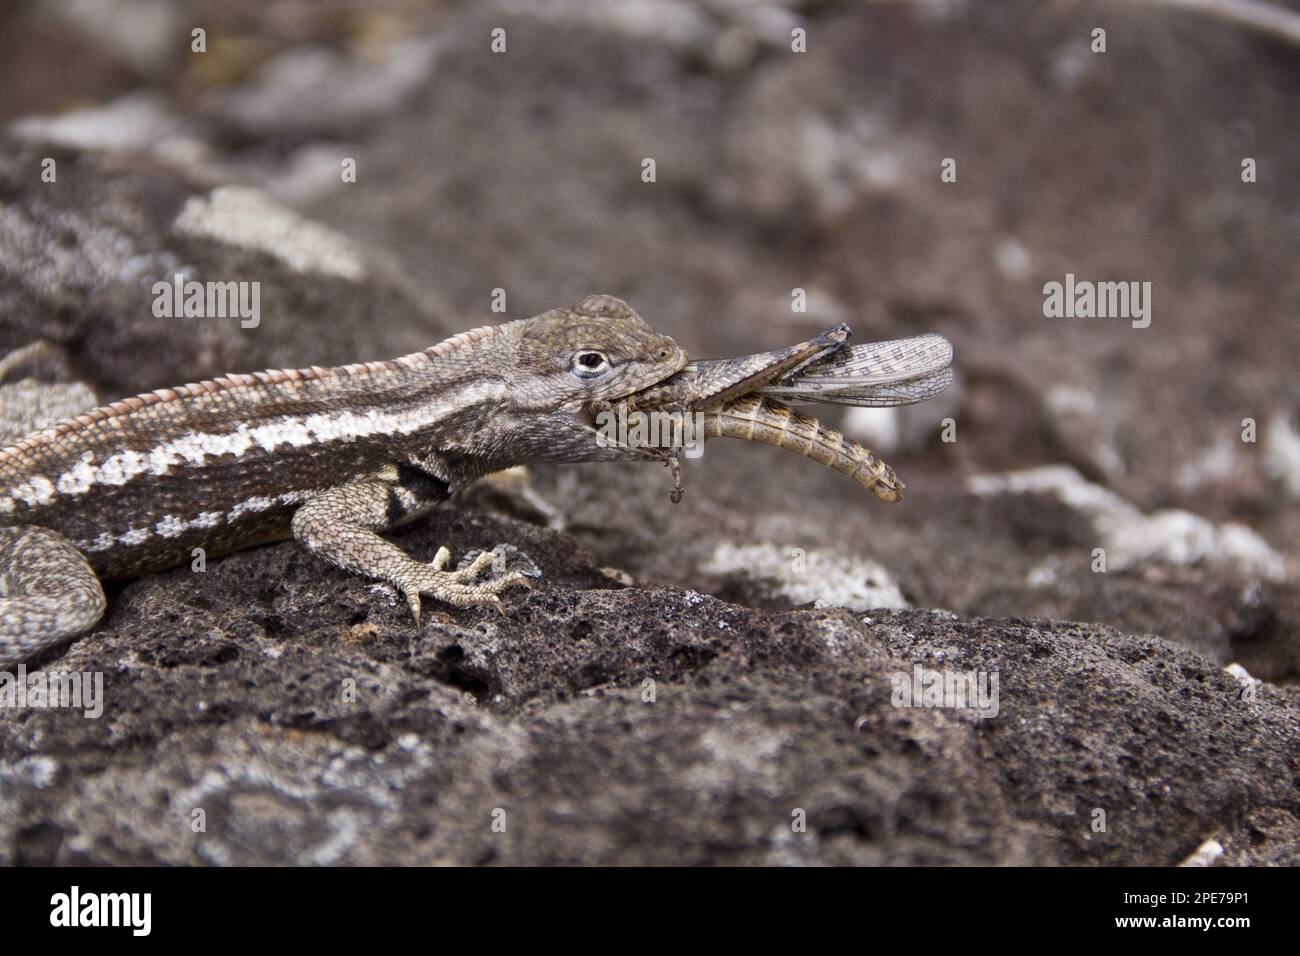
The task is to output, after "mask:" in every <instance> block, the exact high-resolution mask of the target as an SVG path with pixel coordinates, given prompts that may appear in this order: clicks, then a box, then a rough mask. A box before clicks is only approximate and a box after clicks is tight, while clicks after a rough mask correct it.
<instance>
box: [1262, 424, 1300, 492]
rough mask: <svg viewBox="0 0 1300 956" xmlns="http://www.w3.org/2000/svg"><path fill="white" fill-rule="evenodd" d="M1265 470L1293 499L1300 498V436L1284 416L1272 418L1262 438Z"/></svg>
mask: <svg viewBox="0 0 1300 956" xmlns="http://www.w3.org/2000/svg"><path fill="white" fill-rule="evenodd" d="M1260 450H1261V451H1263V453H1264V470H1265V472H1267V474H1268V476H1269V477H1270V478H1272V479H1273V480H1275V481H1277V482H1278V483H1279V484H1280V485H1281V486H1282V488H1283V489H1284V490H1285V491H1286V493H1287V494H1288V495H1290V496H1291V497H1292V498H1300V435H1297V434H1296V431H1295V429H1294V428H1292V427H1291V421H1290V419H1288V418H1287V417H1286V416H1284V415H1276V416H1274V417H1273V418H1270V419H1269V420H1268V421H1267V422H1266V423H1265V425H1264V433H1263V434H1262V435H1261V436H1260Z"/></svg>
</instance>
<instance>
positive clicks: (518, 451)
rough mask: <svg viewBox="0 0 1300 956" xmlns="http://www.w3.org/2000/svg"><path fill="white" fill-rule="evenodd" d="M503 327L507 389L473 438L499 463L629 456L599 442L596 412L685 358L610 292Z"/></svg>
mask: <svg viewBox="0 0 1300 956" xmlns="http://www.w3.org/2000/svg"><path fill="white" fill-rule="evenodd" d="M506 330H509V331H506ZM502 331H503V332H504V333H505V334H506V335H509V336H510V339H509V341H510V346H509V355H510V359H509V361H508V363H507V364H506V367H505V369H504V370H503V372H504V378H505V382H504V384H505V386H506V387H505V389H504V390H503V393H502V395H501V398H500V399H499V400H498V401H499V402H500V403H501V404H499V405H498V406H497V409H496V411H495V412H494V413H493V415H492V417H491V420H490V421H489V422H487V423H485V424H484V425H483V427H482V428H480V429H479V430H478V431H477V433H476V434H475V436H474V437H473V439H472V440H471V444H472V446H473V447H474V449H475V454H477V455H478V456H479V457H481V458H483V459H484V460H490V461H491V462H492V463H493V465H494V466H497V467H501V466H503V463H512V464H513V463H520V462H530V461H552V462H577V461H607V460H611V459H615V458H620V457H624V453H622V452H618V451H615V450H612V449H603V448H600V447H598V446H597V444H596V434H597V433H596V429H595V428H594V427H593V420H594V415H595V412H594V411H593V410H594V409H595V408H597V407H600V406H602V405H608V404H610V403H614V402H617V401H619V400H620V399H623V398H626V397H627V396H629V395H632V394H634V393H636V392H640V391H642V390H644V389H646V388H649V387H650V386H652V385H654V384H655V383H657V382H661V381H663V380H664V379H666V378H669V377H670V376H672V375H673V374H675V373H676V372H678V371H680V370H681V369H682V368H683V367H684V366H685V365H686V360H687V359H686V353H685V352H684V351H683V350H682V348H681V346H679V345H678V344H677V343H676V342H674V341H673V340H672V339H671V338H669V337H668V336H666V335H661V334H659V333H658V332H656V331H654V329H652V328H650V326H648V325H647V324H646V323H645V321H644V320H643V319H642V318H641V316H639V315H637V314H636V312H635V311H634V310H633V309H632V307H631V306H629V305H628V304H627V303H626V302H624V301H623V300H621V299H616V298H614V297H613V296H610V295H589V296H587V297H586V298H585V299H583V300H582V301H581V302H577V303H575V304H574V305H571V306H569V307H567V308H563V309H553V310H551V311H550V312H545V313H543V314H542V315H539V316H537V317H536V318H532V319H524V320H522V321H519V322H512V323H510V325H508V326H504V327H502Z"/></svg>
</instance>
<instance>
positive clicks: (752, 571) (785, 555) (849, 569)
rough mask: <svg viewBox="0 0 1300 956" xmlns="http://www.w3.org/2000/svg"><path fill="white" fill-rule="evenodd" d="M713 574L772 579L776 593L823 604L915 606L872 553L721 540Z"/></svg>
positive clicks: (708, 564)
mask: <svg viewBox="0 0 1300 956" xmlns="http://www.w3.org/2000/svg"><path fill="white" fill-rule="evenodd" d="M701 569H702V570H703V571H705V572H707V573H709V574H736V575H742V576H744V577H748V578H762V579H764V580H766V581H769V582H771V586H772V588H773V590H774V593H775V594H776V595H779V596H780V597H784V598H786V599H787V600H789V601H790V602H791V603H793V604H810V603H811V604H815V605H816V606H818V607H846V608H849V609H850V610H853V611H865V610H867V609H868V608H906V607H910V606H911V605H909V604H908V603H907V600H906V599H905V598H904V597H903V593H902V590H901V589H900V588H899V586H898V582H897V581H895V580H894V577H893V575H891V574H890V573H889V571H887V570H886V569H885V568H884V567H883V566H882V565H880V564H878V563H876V562H875V561H871V560H868V559H866V558H860V557H857V556H852V555H845V554H841V553H839V552H835V551H826V550H815V551H806V552H805V551H801V550H799V549H796V548H786V547H780V546H778V545H776V544H772V543H762V544H733V543H731V542H726V541H724V542H721V543H719V544H718V545H717V546H716V547H714V549H713V553H712V554H711V555H710V556H709V557H708V559H707V560H706V561H705V562H704V563H703V565H702V566H701Z"/></svg>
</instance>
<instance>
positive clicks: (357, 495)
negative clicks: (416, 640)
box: [292, 465, 536, 627]
mask: <svg viewBox="0 0 1300 956" xmlns="http://www.w3.org/2000/svg"><path fill="white" fill-rule="evenodd" d="M446 497H447V491H446V484H445V483H443V482H440V481H438V480H437V479H434V478H432V477H430V476H427V475H421V474H419V473H417V472H415V471H414V470H413V469H410V468H406V467H399V466H396V465H394V466H390V467H388V468H385V469H382V470H381V471H379V472H377V473H376V474H374V475H370V476H368V477H365V478H360V479H357V480H355V481H350V482H348V483H346V484H343V485H339V486H338V487H335V488H331V489H329V490H328V491H325V492H322V493H321V494H319V495H317V496H316V497H314V498H312V499H311V500H309V501H307V502H305V503H304V504H303V505H302V506H301V507H300V508H299V509H298V510H297V511H296V512H294V516H293V524H292V528H293V536H294V538H295V539H296V540H297V541H299V542H300V543H301V544H302V545H303V546H304V547H305V548H307V550H309V551H311V552H312V553H314V554H317V555H319V556H320V557H322V558H324V559H325V560H326V561H328V562H330V563H331V564H333V565H336V566H338V567H340V568H343V569H345V570H348V571H354V572H356V573H358V574H364V575H366V576H368V577H372V578H377V579H378V580H380V581H385V582H387V583H389V584H391V585H393V586H394V587H395V588H397V589H398V590H399V591H401V592H402V595H403V596H404V597H405V598H406V601H407V603H408V604H409V605H410V607H411V613H412V614H413V615H414V616H415V623H416V626H417V627H419V624H420V596H421V595H423V594H427V595H429V596H430V597H433V598H435V599H437V600H439V601H443V602H445V603H447V604H451V605H454V606H456V607H474V606H481V605H492V606H495V607H497V608H500V606H501V599H500V598H499V597H497V594H498V592H500V591H502V590H504V589H505V588H507V587H509V586H511V585H513V584H527V583H528V578H529V577H534V576H536V568H534V567H532V562H531V561H528V562H527V563H526V566H525V568H524V570H515V571H508V572H506V573H504V574H502V575H500V576H498V577H494V578H490V579H487V580H481V575H482V572H484V571H485V570H487V569H488V568H489V567H491V566H492V564H493V561H494V557H495V555H494V554H493V552H491V551H484V552H482V553H480V554H478V555H477V556H476V557H474V558H473V560H471V561H469V562H468V563H464V562H462V566H461V567H459V568H457V569H455V570H448V567H449V566H450V564H451V552H450V551H448V550H447V549H446V548H445V547H444V548H440V549H439V550H438V554H437V556H436V557H435V558H434V560H433V563H432V564H423V563H421V562H419V561H416V560H415V559H414V558H412V557H411V556H410V555H408V554H407V553H406V552H405V551H403V550H402V549H401V548H399V547H398V546H397V545H395V544H393V543H392V542H391V541H387V540H385V539H384V538H382V537H380V535H379V533H378V532H380V531H385V530H387V529H389V528H392V527H394V526H396V525H399V524H402V523H403V522H405V521H409V520H411V519H412V518H414V517H417V516H419V515H420V514H423V513H424V512H426V511H428V510H429V509H430V508H432V507H433V506H434V505H436V504H437V503H439V502H440V501H442V500H443V499H445V498H446Z"/></svg>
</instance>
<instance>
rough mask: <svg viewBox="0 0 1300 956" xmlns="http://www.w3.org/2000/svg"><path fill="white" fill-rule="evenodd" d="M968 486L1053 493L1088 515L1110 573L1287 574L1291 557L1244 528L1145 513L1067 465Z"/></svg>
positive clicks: (1180, 514) (1174, 512) (1184, 515)
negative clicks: (1196, 569)
mask: <svg viewBox="0 0 1300 956" xmlns="http://www.w3.org/2000/svg"><path fill="white" fill-rule="evenodd" d="M967 487H968V488H969V489H970V491H971V492H972V493H973V494H977V495H1001V494H1024V493H1031V492H1037V493H1040V494H1050V495H1053V496H1055V497H1056V498H1058V499H1060V500H1061V501H1062V502H1064V503H1065V504H1067V505H1069V506H1070V507H1072V508H1075V509H1077V510H1078V511H1080V512H1082V513H1084V514H1085V515H1086V516H1087V517H1088V518H1089V519H1090V520H1091V522H1092V526H1093V530H1094V531H1095V533H1096V535H1097V546H1098V547H1101V548H1104V549H1105V552H1106V567H1107V570H1111V571H1114V570H1119V569H1122V568H1128V567H1141V566H1144V565H1147V564H1152V563H1162V564H1171V565H1191V564H1197V563H1199V562H1201V561H1214V562H1219V563H1223V564H1231V565H1235V566H1236V567H1237V568H1239V569H1240V570H1241V571H1244V572H1245V573H1247V574H1254V575H1259V576H1261V577H1265V578H1270V579H1274V580H1276V579H1279V578H1282V577H1284V576H1285V575H1286V570H1287V569H1286V559H1285V558H1284V557H1283V556H1282V555H1281V554H1279V553H1278V552H1277V551H1275V550H1273V548H1272V547H1271V546H1270V545H1269V544H1268V542H1267V541H1265V540H1264V539H1263V538H1261V537H1260V536H1259V535H1258V534H1256V533H1255V532H1254V531H1252V530H1251V529H1250V528H1247V527H1246V526H1245V525H1242V524H1236V523H1233V522H1229V523H1225V524H1220V525H1216V524H1214V523H1213V522H1211V521H1208V520H1206V519H1205V518H1202V517H1200V516H1199V515H1194V514H1192V513H1191V512H1189V511H1183V510H1181V509H1173V508H1170V509H1165V510H1161V511H1156V512H1153V513H1151V514H1150V515H1146V514H1143V513H1142V512H1141V511H1140V510H1139V509H1138V508H1137V507H1135V506H1134V505H1132V504H1130V503H1129V502H1127V501H1125V500H1124V499H1123V498H1121V497H1120V496H1119V495H1117V494H1116V493H1115V492H1113V491H1111V490H1110V489H1109V488H1105V487H1102V486H1101V485H1097V484H1093V483H1092V482H1090V481H1088V480H1087V479H1085V478H1084V477H1083V476H1082V475H1081V474H1079V472H1077V471H1076V470H1075V469H1073V468H1071V467H1069V466H1068V465H1051V466H1046V467H1042V468H1030V469H1026V470H1024V471H1014V472H1006V473H1003V474H997V475H976V476H974V477H972V478H970V479H969V481H968V482H967Z"/></svg>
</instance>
